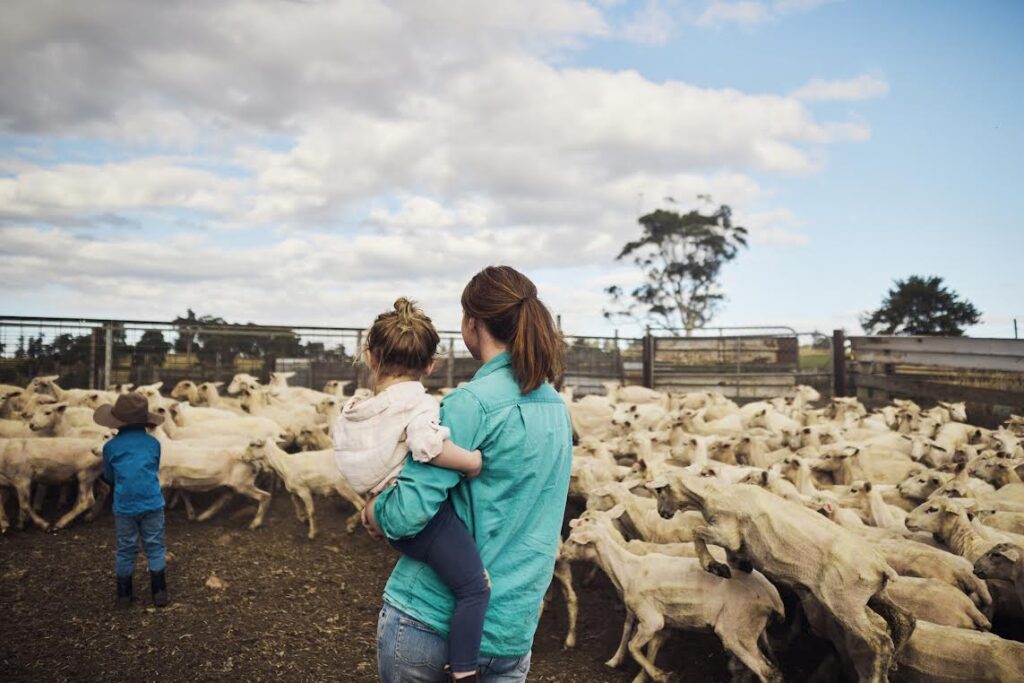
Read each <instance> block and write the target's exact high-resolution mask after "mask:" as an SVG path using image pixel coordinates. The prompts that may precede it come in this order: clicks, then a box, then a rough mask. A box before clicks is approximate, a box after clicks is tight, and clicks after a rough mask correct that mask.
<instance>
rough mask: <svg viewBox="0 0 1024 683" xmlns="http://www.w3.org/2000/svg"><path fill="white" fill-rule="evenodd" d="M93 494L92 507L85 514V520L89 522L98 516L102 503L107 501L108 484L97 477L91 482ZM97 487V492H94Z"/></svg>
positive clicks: (108, 493)
mask: <svg viewBox="0 0 1024 683" xmlns="http://www.w3.org/2000/svg"><path fill="white" fill-rule="evenodd" d="M93 487H94V495H93V501H94V502H93V504H92V508H91V509H90V510H89V512H87V513H86V514H85V521H87V522H91V521H92V520H94V519H96V517H98V516H99V514H100V511H101V510H103V504H104V503H106V502H107V496H109V495H110V486H109V485H108V484H107V483H106V482H105V481H103V480H102V479H99V478H97V479H96V481H95V482H94V483H93ZM96 488H98V489H99V494H95V489H96Z"/></svg>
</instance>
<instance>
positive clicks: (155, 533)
mask: <svg viewBox="0 0 1024 683" xmlns="http://www.w3.org/2000/svg"><path fill="white" fill-rule="evenodd" d="M139 530H140V531H141V533H142V547H143V548H145V550H146V560H147V561H148V562H149V571H151V572H162V571H163V570H164V569H165V568H166V567H167V548H166V547H165V546H164V511H163V508H161V509H159V510H153V511H152V512H147V513H146V514H144V515H142V516H141V517H140V518H139Z"/></svg>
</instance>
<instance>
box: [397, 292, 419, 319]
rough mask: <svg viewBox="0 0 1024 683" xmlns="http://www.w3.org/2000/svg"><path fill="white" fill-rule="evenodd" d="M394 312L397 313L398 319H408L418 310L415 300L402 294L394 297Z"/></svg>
mask: <svg viewBox="0 0 1024 683" xmlns="http://www.w3.org/2000/svg"><path fill="white" fill-rule="evenodd" d="M395 313H397V314H398V319H399V320H409V319H411V318H414V317H415V316H416V314H417V313H419V310H418V309H417V308H416V303H415V302H413V301H410V300H409V299H406V298H405V297H404V296H402V297H399V298H397V299H395Z"/></svg>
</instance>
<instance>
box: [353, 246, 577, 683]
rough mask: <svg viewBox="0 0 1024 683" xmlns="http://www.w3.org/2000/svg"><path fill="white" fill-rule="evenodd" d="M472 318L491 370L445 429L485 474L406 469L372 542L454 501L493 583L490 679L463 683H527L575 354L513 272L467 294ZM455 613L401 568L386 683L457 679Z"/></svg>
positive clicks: (384, 626)
mask: <svg viewBox="0 0 1024 683" xmlns="http://www.w3.org/2000/svg"><path fill="white" fill-rule="evenodd" d="M462 311H463V317H462V338H463V340H464V341H465V342H466V346H467V347H468V348H469V351H470V353H472V354H473V357H474V358H476V359H477V360H481V361H483V363H484V364H483V367H481V368H480V370H479V371H477V373H476V375H475V376H474V377H473V380H472V381H471V382H469V383H468V384H466V385H464V386H462V387H460V388H458V389H456V390H455V391H453V392H452V393H450V394H448V396H446V397H445V399H444V401H443V402H442V403H441V423H442V424H443V425H444V426H446V427H448V428H449V429H451V439H452V441H454V442H455V443H456V444H458V445H459V446H462V447H463V448H465V449H467V450H470V451H472V450H477V449H479V450H480V451H482V453H483V471H482V472H481V474H480V476H479V477H477V478H476V479H474V480H472V481H468V480H465V479H463V478H462V477H461V476H460V475H459V474H458V473H457V472H453V471H451V470H445V469H442V468H439V467H430V466H428V465H423V464H421V463H417V462H415V461H413V460H412V459H410V458H407V460H406V463H405V466H404V468H403V469H402V473H401V475H400V476H399V478H398V482H397V485H395V486H392V487H391V488H388V489H386V490H385V491H383V492H382V493H381V494H380V496H378V497H377V498H375V499H373V500H371V501H369V502H368V503H367V506H366V508H365V510H364V522H365V524H366V525H367V528H368V529H369V530H370V531H371V533H376V532H380V533H383V534H384V535H385V536H387V537H388V538H389V539H392V540H394V539H400V538H406V537H409V536H413V535H415V534H417V533H418V532H419V531H420V530H421V529H422V528H423V527H424V526H425V525H426V523H427V522H428V521H429V520H430V519H431V518H432V517H433V516H434V515H435V514H436V512H437V510H438V508H439V507H440V506H441V504H442V503H443V502H444V501H445V500H450V502H451V505H452V507H453V508H454V509H455V512H456V515H457V516H458V517H459V518H460V519H461V520H462V521H463V522H465V524H466V526H467V528H468V529H469V531H470V533H471V534H472V536H473V538H474V539H475V540H476V543H477V546H478V548H479V551H480V558H481V560H482V561H483V565H484V567H485V568H486V570H487V573H488V574H489V576H490V580H491V598H490V603H489V605H488V608H487V613H486V617H485V619H484V634H483V640H482V642H481V646H480V653H481V655H480V663H481V666H480V673H479V674H477V675H476V676H472V677H469V678H459V679H458V680H459V681H461V682H462V683H466V682H468V681H473V680H486V681H489V682H501V683H517V682H520V681H525V680H526V674H527V672H528V671H529V669H530V648H531V647H532V645H533V635H534V633H535V631H536V630H537V621H538V612H539V609H540V604H541V600H542V599H543V597H544V592H545V591H546V590H547V587H548V584H549V583H550V582H551V573H552V570H553V569H554V564H555V554H556V552H557V547H558V537H559V533H560V531H561V527H562V516H563V513H564V511H565V498H566V494H567V493H568V489H569V470H570V468H571V462H572V426H571V424H570V422H569V414H568V411H567V410H566V407H565V403H563V401H562V399H561V397H560V396H559V395H558V393H557V392H556V391H555V390H554V389H553V388H552V386H551V384H550V383H549V382H551V381H553V380H554V379H555V377H557V376H558V375H559V374H561V371H562V362H563V354H564V343H563V341H562V338H561V335H560V334H559V333H558V330H557V329H556V328H555V325H554V322H553V321H552V318H551V314H550V313H549V312H548V310H547V308H546V307H545V306H544V304H543V303H541V302H540V300H539V299H538V298H537V288H536V286H535V285H534V284H533V283H532V282H531V281H530V280H529V278H527V277H526V276H525V275H523V274H522V273H520V272H518V271H516V270H515V269H513V268H510V267H508V266H492V267H488V268H485V269H484V270H482V271H480V272H479V273H477V274H476V275H475V276H474V277H473V279H472V280H470V281H469V284H468V285H466V288H465V289H464V290H463V292H462ZM452 605H453V598H452V594H451V592H450V591H449V590H448V588H447V587H446V586H445V585H444V583H442V582H441V580H440V579H439V578H438V577H437V575H435V574H434V573H433V571H431V570H430V569H429V568H428V567H427V566H426V565H424V564H423V563H421V562H418V561H416V560H413V559H411V558H409V557H405V556H403V557H402V558H401V559H400V560H399V561H398V564H397V565H396V566H395V569H394V571H393V572H392V574H391V578H390V579H389V580H388V583H387V586H386V587H385V589H384V607H383V609H382V610H381V612H380V618H379V621H378V624H377V663H378V667H379V669H380V676H381V680H383V681H385V683H392V682H398V681H401V682H402V683H404V682H405V681H424V682H427V681H429V682H435V681H443V680H445V679H446V675H447V674H446V672H445V670H444V665H445V663H446V662H447V657H448V652H447V650H448V643H447V636H448V625H449V620H450V618H451V614H452ZM449 680H454V679H451V678H450V677H449Z"/></svg>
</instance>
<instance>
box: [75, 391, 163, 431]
mask: <svg viewBox="0 0 1024 683" xmlns="http://www.w3.org/2000/svg"><path fill="white" fill-rule="evenodd" d="M92 419H93V420H95V421H96V424H101V425H103V426H104V427H110V428H111V429H120V428H121V427H127V426H128V425H153V426H156V425H158V424H160V423H161V422H163V421H164V418H163V416H162V415H157V414H156V413H151V412H149V401H147V400H146V397H145V396H143V395H142V394H140V393H139V392H137V391H133V392H132V393H130V394H121V395H120V396H118V397H117V401H116V402H115V403H114V405H112V406H111V405H110V404H104V405H101V406H100V407H99V408H97V409H96V412H95V413H93V414H92Z"/></svg>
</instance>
